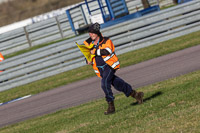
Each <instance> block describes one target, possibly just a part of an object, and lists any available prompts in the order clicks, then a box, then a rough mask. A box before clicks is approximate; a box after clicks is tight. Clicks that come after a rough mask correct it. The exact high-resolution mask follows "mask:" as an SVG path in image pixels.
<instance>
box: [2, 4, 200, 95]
mask: <svg viewBox="0 0 200 133" xmlns="http://www.w3.org/2000/svg"><path fill="white" fill-rule="evenodd" d="M199 14H200V0H194V1H192V2H188V3H186V4H182V5H178V6H176V7H172V8H169V9H166V10H162V11H159V12H156V13H153V14H151V15H146V16H143V17H141V18H137V19H134V20H129V21H126V22H124V23H120V24H117V25H114V26H112V27H109V28H105V29H102V31H101V32H102V33H103V35H104V36H109V37H110V38H111V40H112V41H113V43H114V44H115V46H116V53H117V55H119V54H123V53H126V52H128V51H131V50H135V49H139V48H143V47H146V46H150V45H154V44H156V43H159V42H162V41H165V40H169V39H172V38H175V37H178V36H182V35H185V34H188V33H192V32H195V31H199V30H200V15H199ZM87 37H89V36H88V34H83V35H81V36H78V37H75V38H71V39H69V40H65V41H62V42H59V43H55V44H52V45H50V46H46V47H43V48H40V49H37V50H34V51H31V52H28V53H25V54H22V55H19V56H15V57H13V58H9V59H7V60H4V61H3V62H1V63H0V70H5V71H3V72H2V73H0V82H1V83H0V91H3V90H7V89H11V88H13V87H16V86H20V85H24V84H27V83H31V82H34V81H37V80H40V79H43V78H46V77H49V76H52V75H55V74H59V73H62V72H65V71H68V70H72V69H75V68H78V67H81V66H84V65H85V61H84V58H83V55H82V54H81V53H80V51H79V49H78V48H77V47H76V45H75V43H74V42H76V41H77V42H78V43H79V44H82V43H83V41H84V40H85V39H86V38H87Z"/></svg>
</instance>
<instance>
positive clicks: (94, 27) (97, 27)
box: [88, 23, 101, 36]
mask: <svg viewBox="0 0 200 133" xmlns="http://www.w3.org/2000/svg"><path fill="white" fill-rule="evenodd" d="M88 32H89V33H95V34H97V35H99V36H100V35H101V32H100V24H99V23H94V24H92V25H90V27H89V29H88Z"/></svg>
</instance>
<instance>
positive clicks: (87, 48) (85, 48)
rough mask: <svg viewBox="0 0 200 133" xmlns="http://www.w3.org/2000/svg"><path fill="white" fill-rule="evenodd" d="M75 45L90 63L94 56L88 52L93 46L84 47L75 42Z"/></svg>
mask: <svg viewBox="0 0 200 133" xmlns="http://www.w3.org/2000/svg"><path fill="white" fill-rule="evenodd" d="M76 45H77V46H78V48H79V49H80V51H81V52H82V53H83V55H84V56H85V58H86V59H87V60H88V61H89V62H91V61H92V58H93V57H94V56H95V55H94V54H91V53H90V50H91V49H92V48H93V46H94V44H92V45H90V46H89V47H87V46H85V45H79V44H78V43H77V42H76Z"/></svg>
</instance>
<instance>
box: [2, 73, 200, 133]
mask: <svg viewBox="0 0 200 133" xmlns="http://www.w3.org/2000/svg"><path fill="white" fill-rule="evenodd" d="M139 90H140V91H143V92H144V93H145V97H144V103H143V104H142V105H137V104H135V101H134V100H133V99H132V98H131V97H128V98H126V97H125V96H124V95H123V94H117V95H115V96H116V100H115V106H116V113H115V114H112V115H108V116H105V115H104V114H103V112H104V110H106V108H107V105H106V103H105V100H104V99H100V100H96V101H93V102H90V103H86V104H82V105H80V106H77V107H73V108H69V109H63V110H60V111H57V112H56V113H52V114H48V115H45V116H41V117H37V118H34V119H31V120H27V121H24V122H21V123H17V124H15V125H11V126H8V127H4V128H1V129H0V132H1V133H133V132H134V133H154V132H158V133H180V132H182V133H188V132H190V133H199V131H200V125H199V120H200V115H199V114H200V103H199V100H200V71H196V72H193V73H190V74H187V75H182V76H180V77H176V78H173V79H169V80H166V81H162V82H160V83H156V84H153V85H149V86H146V87H142V88H139Z"/></svg>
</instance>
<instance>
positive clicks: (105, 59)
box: [103, 53, 115, 61]
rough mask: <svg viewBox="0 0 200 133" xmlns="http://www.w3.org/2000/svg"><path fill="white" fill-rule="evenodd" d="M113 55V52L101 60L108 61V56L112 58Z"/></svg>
mask: <svg viewBox="0 0 200 133" xmlns="http://www.w3.org/2000/svg"><path fill="white" fill-rule="evenodd" d="M114 55H115V53H112V54H111V56H106V57H105V58H104V59H103V60H104V61H108V60H109V59H110V58H112V57H113V56H114Z"/></svg>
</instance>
